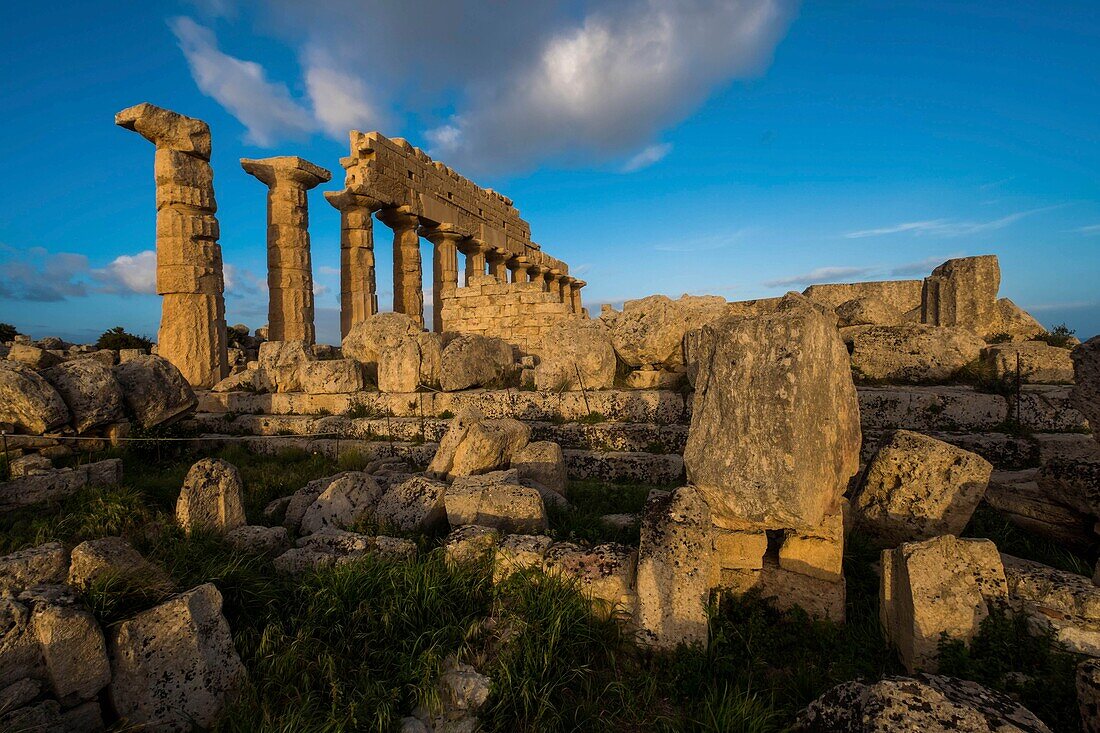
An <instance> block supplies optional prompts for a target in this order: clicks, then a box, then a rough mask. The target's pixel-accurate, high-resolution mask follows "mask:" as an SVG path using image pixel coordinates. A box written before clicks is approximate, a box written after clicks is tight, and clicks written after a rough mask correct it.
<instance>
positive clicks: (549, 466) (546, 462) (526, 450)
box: [511, 440, 567, 496]
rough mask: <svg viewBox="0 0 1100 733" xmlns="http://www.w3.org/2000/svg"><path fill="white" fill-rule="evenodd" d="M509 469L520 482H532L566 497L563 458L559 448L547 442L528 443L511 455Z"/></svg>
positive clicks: (555, 444)
mask: <svg viewBox="0 0 1100 733" xmlns="http://www.w3.org/2000/svg"><path fill="white" fill-rule="evenodd" d="M511 468H514V469H515V470H516V472H517V473H518V474H519V480H520V481H522V482H534V483H536V484H538V485H539V486H541V487H543V488H545V489H549V490H550V491H553V492H555V493H557V494H560V495H561V496H565V495H566V486H567V482H566V478H565V456H564V455H563V454H562V452H561V446H559V445H558V444H557V443H552V442H550V441H548V440H539V441H535V442H533V443H528V444H527V445H525V446H524V447H522V448H520V449H519V450H518V451H516V452H515V453H514V454H513V455H512V461H511Z"/></svg>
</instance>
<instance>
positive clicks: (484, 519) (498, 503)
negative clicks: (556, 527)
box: [444, 471, 548, 534]
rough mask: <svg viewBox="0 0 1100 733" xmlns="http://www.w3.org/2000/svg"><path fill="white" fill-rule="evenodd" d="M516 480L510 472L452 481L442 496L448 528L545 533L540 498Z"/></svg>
mask: <svg viewBox="0 0 1100 733" xmlns="http://www.w3.org/2000/svg"><path fill="white" fill-rule="evenodd" d="M517 481H518V477H517V476H516V473H515V472H514V471H495V472H491V473H487V474H483V475H479V476H459V477H457V478H455V480H454V483H453V484H451V486H450V488H448V489H447V492H446V495H445V497H444V502H445V505H446V509H447V521H448V522H449V523H450V525H451V526H452V527H458V526H461V525H464V524H474V525H478V526H481V527H492V528H494V529H499V530H501V531H502V532H517V533H521V534H532V533H534V532H541V531H544V530H546V529H547V527H548V524H547V520H546V507H545V506H544V505H543V503H542V496H540V495H539V492H538V491H537V490H535V489H532V488H529V487H527V486H521V485H519V484H518V483H517Z"/></svg>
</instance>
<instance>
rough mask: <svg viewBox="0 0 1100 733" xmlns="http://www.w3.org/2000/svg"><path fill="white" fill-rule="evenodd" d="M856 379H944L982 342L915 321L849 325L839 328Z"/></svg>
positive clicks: (960, 331) (963, 333) (978, 351)
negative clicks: (891, 323) (877, 324)
mask: <svg viewBox="0 0 1100 733" xmlns="http://www.w3.org/2000/svg"><path fill="white" fill-rule="evenodd" d="M840 335H841V338H843V339H844V343H845V344H846V345H847V346H848V352H849V353H850V354H851V363H852V370H853V372H855V374H856V375H857V376H858V377H859V378H860V379H865V380H875V381H883V382H900V383H918V384H919V383H922V382H945V381H949V380H950V379H951V378H952V377H954V376H955V374H956V373H957V372H958V371H959V370H960V369H962V368H963V367H964V366H966V365H967V364H969V363H971V362H972V361H974V360H975V359H977V358H978V356H979V355H980V354H981V350H982V348H983V347H984V346H985V342H984V341H982V339H981V338H980V337H978V336H977V335H976V334H974V333H972V332H970V331H968V330H966V329H963V328H954V327H944V328H939V327H935V326H929V325H922V324H918V323H905V324H901V325H897V326H852V327H850V328H844V329H841V331H840Z"/></svg>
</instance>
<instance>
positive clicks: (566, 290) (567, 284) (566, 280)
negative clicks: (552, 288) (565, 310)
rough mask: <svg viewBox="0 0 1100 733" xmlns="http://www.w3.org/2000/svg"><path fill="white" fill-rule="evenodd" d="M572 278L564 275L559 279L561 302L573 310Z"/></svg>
mask: <svg viewBox="0 0 1100 733" xmlns="http://www.w3.org/2000/svg"><path fill="white" fill-rule="evenodd" d="M574 282H575V281H574V279H573V278H571V277H569V276H568V275H565V276H564V277H562V279H561V302H562V303H565V305H566V306H568V307H569V310H570V311H572V310H573V283H574Z"/></svg>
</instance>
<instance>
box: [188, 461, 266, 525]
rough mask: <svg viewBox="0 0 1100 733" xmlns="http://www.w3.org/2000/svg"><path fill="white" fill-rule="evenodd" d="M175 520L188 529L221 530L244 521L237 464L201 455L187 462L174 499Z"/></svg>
mask: <svg viewBox="0 0 1100 733" xmlns="http://www.w3.org/2000/svg"><path fill="white" fill-rule="evenodd" d="M176 521H177V522H178V523H179V525H180V526H181V527H183V528H184V529H185V530H186V531H188V532H191V531H192V530H195V529H204V530H209V531H213V532H221V533H225V532H228V531H229V530H232V529H236V528H237V527H241V526H244V525H245V524H247V523H248V522H247V521H246V520H245V516H244V500H243V485H242V484H241V475H240V473H239V472H238V471H237V467H236V466H234V465H233V464H231V463H228V462H226V461H223V460H221V459H220V458H203V459H202V460H201V461H199V462H198V463H196V464H195V465H193V466H191V469H190V470H189V471H188V472H187V476H186V477H184V479H183V489H182V490H181V491H180V495H179V499H177V500H176Z"/></svg>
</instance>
